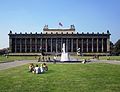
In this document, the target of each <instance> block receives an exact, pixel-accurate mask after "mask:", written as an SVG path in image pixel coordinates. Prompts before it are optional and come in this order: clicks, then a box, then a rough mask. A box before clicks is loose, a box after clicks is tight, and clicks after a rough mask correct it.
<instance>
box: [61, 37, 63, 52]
mask: <svg viewBox="0 0 120 92" xmlns="http://www.w3.org/2000/svg"><path fill="white" fill-rule="evenodd" d="M62 48H63V38H61V52H62Z"/></svg>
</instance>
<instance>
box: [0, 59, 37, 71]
mask: <svg viewBox="0 0 120 92" xmlns="http://www.w3.org/2000/svg"><path fill="white" fill-rule="evenodd" d="M36 62H37V60H22V61H14V62H8V63H0V70H4V69H8V68H12V67H16V66H21V65H24V64H28V63H36Z"/></svg>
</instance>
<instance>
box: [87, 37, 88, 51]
mask: <svg viewBox="0 0 120 92" xmlns="http://www.w3.org/2000/svg"><path fill="white" fill-rule="evenodd" d="M87 52H88V39H87Z"/></svg>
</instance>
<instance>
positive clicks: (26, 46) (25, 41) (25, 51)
mask: <svg viewBox="0 0 120 92" xmlns="http://www.w3.org/2000/svg"><path fill="white" fill-rule="evenodd" d="M26 52H27V41H26V38H25V53H26Z"/></svg>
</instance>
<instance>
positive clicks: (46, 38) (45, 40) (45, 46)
mask: <svg viewBox="0 0 120 92" xmlns="http://www.w3.org/2000/svg"><path fill="white" fill-rule="evenodd" d="M45 44H46V46H45V49H46V52H47V38H46V40H45Z"/></svg>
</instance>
